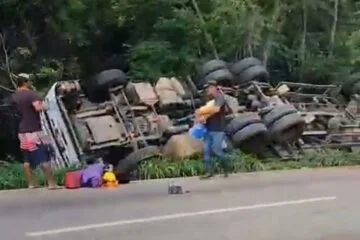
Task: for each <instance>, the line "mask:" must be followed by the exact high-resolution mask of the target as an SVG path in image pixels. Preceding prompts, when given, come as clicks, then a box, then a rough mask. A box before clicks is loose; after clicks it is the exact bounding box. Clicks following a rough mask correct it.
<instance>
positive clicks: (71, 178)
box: [64, 171, 81, 189]
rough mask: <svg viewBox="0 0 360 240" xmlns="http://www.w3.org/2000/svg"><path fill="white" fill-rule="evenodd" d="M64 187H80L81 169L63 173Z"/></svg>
mask: <svg viewBox="0 0 360 240" xmlns="http://www.w3.org/2000/svg"><path fill="white" fill-rule="evenodd" d="M64 185H65V188H67V189H77V188H80V187H81V171H72V172H67V173H65V182H64Z"/></svg>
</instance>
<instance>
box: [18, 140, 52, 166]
mask: <svg viewBox="0 0 360 240" xmlns="http://www.w3.org/2000/svg"><path fill="white" fill-rule="evenodd" d="M23 153H24V161H25V162H28V163H29V164H30V167H31V168H32V169H35V168H37V167H38V166H40V165H42V164H44V163H46V162H49V161H50V160H51V157H50V151H49V146H48V145H46V144H38V145H37V149H36V150H33V151H28V150H23Z"/></svg>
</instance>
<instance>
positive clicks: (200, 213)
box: [25, 196, 336, 237]
mask: <svg viewBox="0 0 360 240" xmlns="http://www.w3.org/2000/svg"><path fill="white" fill-rule="evenodd" d="M335 199H336V197H335V196H332V197H318V198H307V199H299V200H292V201H283V202H272V203H262V204H255V205H247V206H237V207H231V208H220V209H211V210H205V211H198V212H185V213H175V214H170V215H162V216H154V217H149V218H138V219H130V220H120V221H115V222H104V223H97V224H89V225H83V226H77V227H66V228H58V229H53V230H47V231H38V232H28V233H26V234H25V235H26V236H28V237H39V236H46V235H57V234H61V233H69V232H80V231H85V230H91V229H99V228H107V227H114V226H123V225H130V224H138V223H150V222H158V221H164V220H171V219H179V218H188V217H195V216H204V215H210V214H219V213H228V212H237V211H244V210H255V209H262V208H273V207H281V206H288V205H299V204H306V203H314V202H321V201H332V200H335Z"/></svg>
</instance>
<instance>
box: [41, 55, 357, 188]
mask: <svg viewBox="0 0 360 240" xmlns="http://www.w3.org/2000/svg"><path fill="white" fill-rule="evenodd" d="M269 77H270V75H269V73H268V71H267V70H266V68H265V66H264V65H263V64H262V62H261V61H260V60H259V59H256V58H245V59H243V60H241V61H239V62H236V63H233V64H228V63H226V62H224V61H221V60H211V61H209V62H207V63H205V64H204V65H203V67H202V69H201V72H200V74H199V77H198V80H197V81H195V83H194V82H193V81H191V79H189V78H186V79H183V80H181V81H180V80H178V79H176V78H160V79H158V81H157V82H156V83H155V84H154V85H152V84H150V83H148V82H136V81H130V80H129V78H128V77H127V76H126V75H125V74H124V73H123V72H122V71H121V70H119V69H110V70H106V71H103V72H100V73H99V74H97V75H95V76H93V77H92V78H90V79H87V80H86V81H82V80H71V81H62V82H57V83H55V84H54V85H53V86H52V87H51V88H50V90H49V91H48V93H47V94H46V96H45V99H44V100H45V102H46V105H47V109H46V111H44V112H43V113H42V114H41V119H42V121H43V126H44V130H45V131H46V132H47V133H48V134H49V135H50V137H51V139H52V143H53V145H54V149H55V153H56V154H55V155H56V159H55V160H54V161H55V163H56V165H57V166H59V167H61V166H66V165H72V164H78V163H80V162H87V161H93V160H94V159H98V158H101V159H102V160H103V161H105V162H108V163H111V164H113V165H114V166H115V169H116V173H117V175H118V177H119V179H120V181H122V182H128V181H129V180H130V179H131V174H130V173H131V172H132V170H134V169H136V167H137V166H138V164H139V163H140V162H141V161H144V160H146V159H149V158H152V157H154V156H157V155H162V154H165V155H167V156H183V157H187V156H190V155H192V154H194V153H199V152H201V151H202V143H201V142H197V141H195V140H192V139H190V138H189V137H188V136H187V134H184V133H186V132H187V131H188V129H189V128H190V127H191V125H192V123H193V120H194V115H193V113H194V111H195V109H197V108H198V107H200V106H201V105H203V104H204V103H205V102H206V98H205V96H204V94H203V89H202V86H203V85H204V83H206V82H207V81H209V80H215V81H217V82H218V84H219V86H220V89H221V91H223V93H224V94H225V97H226V102H227V105H228V107H229V109H231V113H230V114H229V115H228V116H227V126H226V134H227V137H228V140H227V143H228V145H230V146H232V147H233V148H239V149H241V150H242V151H244V152H247V153H254V154H256V155H258V156H259V157H264V158H266V157H273V156H277V157H282V158H296V156H297V154H298V153H299V152H302V151H306V150H308V149H321V148H323V147H336V148H341V149H344V150H347V151H352V150H354V147H355V146H357V145H358V143H359V142H360V141H359V139H358V138H359V137H358V135H359V133H358V132H360V131H359V129H360V128H359V126H358V121H357V119H358V117H357V114H356V113H357V111H355V112H354V111H353V109H354V107H352V108H349V107H348V106H347V105H348V104H349V103H348V102H346V101H344V100H343V99H342V98H338V97H337V96H339V92H340V90H339V87H338V86H335V85H312V84H302V83H291V82H282V83H279V84H278V85H277V86H273V85H271V84H270V83H269ZM354 101H355V103H356V104H355V105H356V106H357V102H358V100H353V103H354ZM353 105H354V104H353Z"/></svg>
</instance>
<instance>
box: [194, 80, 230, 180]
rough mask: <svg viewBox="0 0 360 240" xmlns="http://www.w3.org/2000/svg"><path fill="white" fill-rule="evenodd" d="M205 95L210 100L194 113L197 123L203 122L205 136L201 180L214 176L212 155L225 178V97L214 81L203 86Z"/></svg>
mask: <svg viewBox="0 0 360 240" xmlns="http://www.w3.org/2000/svg"><path fill="white" fill-rule="evenodd" d="M205 89H206V94H207V96H209V97H210V98H211V99H212V100H211V101H210V102H208V103H207V104H206V105H205V106H203V107H201V108H199V109H198V110H197V111H196V113H195V114H196V117H197V119H198V121H200V122H204V123H205V126H206V129H207V134H206V136H205V138H204V165H205V169H206V174H205V175H204V176H203V177H202V178H211V177H212V176H213V175H214V169H213V164H212V162H211V156H212V154H214V155H215V157H217V158H219V159H220V160H221V163H222V167H223V170H224V175H225V177H228V173H229V160H230V159H228V157H227V156H226V155H225V153H224V151H223V142H224V140H225V124H226V123H225V115H226V110H227V105H226V102H225V96H224V95H223V94H222V93H221V91H220V90H219V89H218V87H217V85H216V82H215V81H209V82H208V84H206V85H205Z"/></svg>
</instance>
